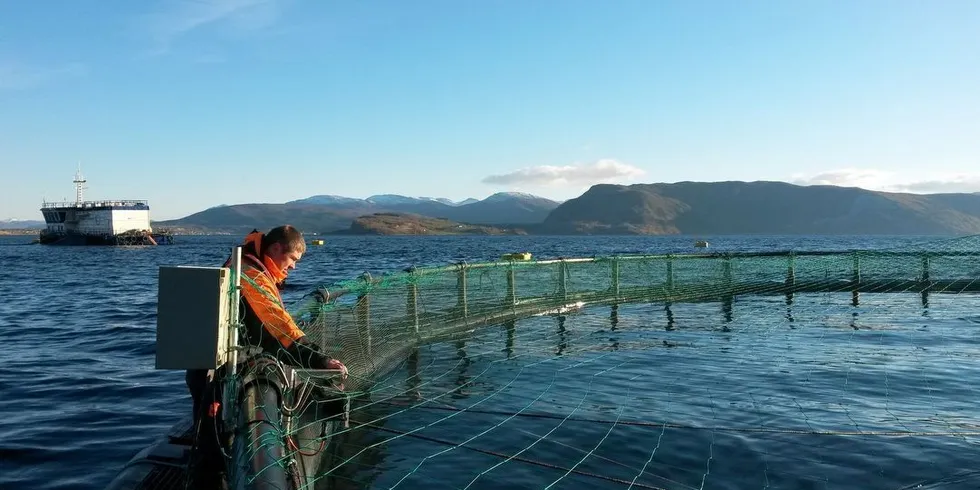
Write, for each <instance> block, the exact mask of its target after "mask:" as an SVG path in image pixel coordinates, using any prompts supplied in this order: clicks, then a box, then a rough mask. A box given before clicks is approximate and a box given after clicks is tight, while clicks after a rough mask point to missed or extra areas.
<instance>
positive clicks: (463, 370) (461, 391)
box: [451, 339, 473, 399]
mask: <svg viewBox="0 0 980 490" xmlns="http://www.w3.org/2000/svg"><path fill="white" fill-rule="evenodd" d="M456 358H457V359H459V362H458V363H457V365H458V366H459V376H457V377H456V388H455V389H454V390H453V394H452V395H451V396H452V397H453V398H456V399H459V398H466V397H467V396H469V392H468V391H466V388H468V387H469V386H470V383H471V382H472V381H471V379H470V376H469V374H468V371H469V367H470V364H472V363H473V361H472V360H470V358H469V356H467V355H466V341H465V340H462V339H461V340H457V341H456Z"/></svg>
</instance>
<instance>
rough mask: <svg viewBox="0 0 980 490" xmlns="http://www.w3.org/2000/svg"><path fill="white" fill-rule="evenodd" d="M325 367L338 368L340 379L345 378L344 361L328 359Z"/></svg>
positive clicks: (345, 368) (345, 367)
mask: <svg viewBox="0 0 980 490" xmlns="http://www.w3.org/2000/svg"><path fill="white" fill-rule="evenodd" d="M327 369H339V370H340V373H341V380H345V379H347V374H348V373H347V366H345V365H344V363H342V362H340V361H338V360H336V359H330V360H329V361H327Z"/></svg>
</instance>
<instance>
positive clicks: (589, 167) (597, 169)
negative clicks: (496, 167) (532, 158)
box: [482, 159, 644, 186]
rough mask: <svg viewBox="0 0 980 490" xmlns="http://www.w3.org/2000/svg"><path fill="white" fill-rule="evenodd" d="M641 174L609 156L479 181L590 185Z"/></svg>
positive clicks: (507, 183) (631, 177)
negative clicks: (594, 160)
mask: <svg viewBox="0 0 980 490" xmlns="http://www.w3.org/2000/svg"><path fill="white" fill-rule="evenodd" d="M643 174H644V172H643V170H642V169H640V168H637V167H634V166H632V165H628V164H625V163H622V162H619V161H616V160H612V159H603V160H598V161H596V162H593V163H587V164H578V165H565V166H554V165H541V166H538V167H528V168H522V169H519V170H516V171H514V172H510V173H506V174H500V175H490V176H487V177H485V178H484V179H483V181H482V182H483V183H485V184H498V185H517V186H520V185H529V186H569V185H592V184H601V183H611V182H616V181H622V180H629V179H633V178H636V177H639V176H641V175H643Z"/></svg>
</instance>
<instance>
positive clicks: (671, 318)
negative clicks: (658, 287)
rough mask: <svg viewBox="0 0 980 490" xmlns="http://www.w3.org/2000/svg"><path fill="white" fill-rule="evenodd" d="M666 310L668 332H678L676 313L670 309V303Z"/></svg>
mask: <svg viewBox="0 0 980 490" xmlns="http://www.w3.org/2000/svg"><path fill="white" fill-rule="evenodd" d="M664 310H665V311H666V312H667V328H666V329H665V330H667V331H668V332H670V331H673V330H676V329H677V327H676V326H675V325H674V311H673V310H671V309H670V301H668V302H667V303H666V304H665V305H664Z"/></svg>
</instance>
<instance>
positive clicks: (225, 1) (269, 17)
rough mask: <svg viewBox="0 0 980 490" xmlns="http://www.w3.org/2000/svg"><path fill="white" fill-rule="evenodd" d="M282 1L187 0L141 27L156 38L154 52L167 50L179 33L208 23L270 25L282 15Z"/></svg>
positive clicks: (145, 20)
mask: <svg viewBox="0 0 980 490" xmlns="http://www.w3.org/2000/svg"><path fill="white" fill-rule="evenodd" d="M278 4H279V2H278V1H277V0H194V1H191V0H183V1H179V2H176V3H175V4H174V7H173V8H170V9H169V10H166V11H163V12H157V13H155V14H152V15H149V16H147V17H145V18H143V19H141V21H140V23H139V26H138V29H139V30H140V31H142V32H144V33H148V34H149V35H150V36H151V37H152V38H153V40H154V42H155V43H156V47H155V50H154V52H153V54H163V53H166V52H168V51H169V50H170V46H171V44H172V43H173V42H174V41H175V40H176V39H178V38H179V37H181V36H183V35H186V34H188V33H190V32H191V31H194V30H198V29H201V28H204V27H207V26H213V25H216V24H221V23H224V24H228V25H230V26H232V28H233V29H237V30H240V31H252V30H257V29H261V28H263V27H266V26H268V25H270V24H272V23H274V22H275V21H276V20H277V19H278V17H279V10H280V9H279V5H278Z"/></svg>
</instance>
